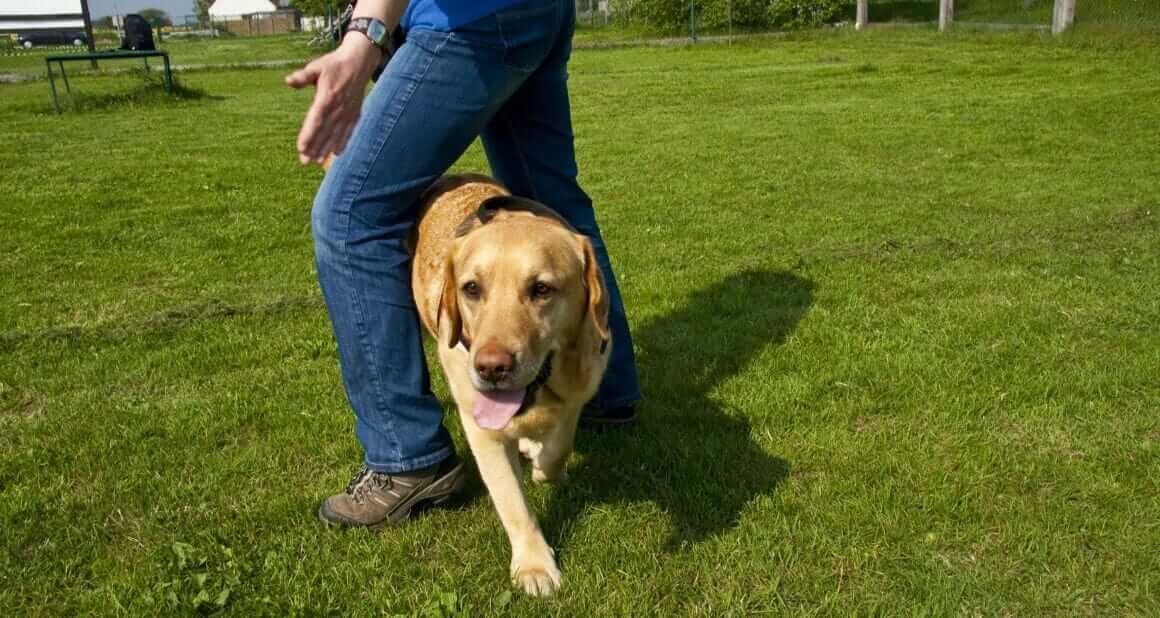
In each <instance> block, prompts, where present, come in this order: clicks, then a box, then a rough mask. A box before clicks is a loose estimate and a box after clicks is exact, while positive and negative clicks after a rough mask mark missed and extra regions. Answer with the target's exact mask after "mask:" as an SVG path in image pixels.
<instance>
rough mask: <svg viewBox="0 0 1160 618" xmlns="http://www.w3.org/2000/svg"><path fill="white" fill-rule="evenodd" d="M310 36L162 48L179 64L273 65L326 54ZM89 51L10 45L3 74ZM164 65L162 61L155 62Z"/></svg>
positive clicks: (37, 70)
mask: <svg viewBox="0 0 1160 618" xmlns="http://www.w3.org/2000/svg"><path fill="white" fill-rule="evenodd" d="M310 39H311V35H309V34H290V35H278V36H255V37H237V36H223V37H220V38H216V39H211V38H196V37H170V38H166V39H165V40H164V41H162V42H161V43H159V44H158V47H160V48H161V49H164V50H166V51H168V52H169V55H170V58H171V60H172V62H173V64H175V65H181V66H184V65H202V64H235V63H242V62H269V61H279V60H305V59H308V58H312V57H314V56H316V55H318V54H320V53H322V52H323V51H325V50H324V49H322V48H318V47H310V46H309V45H308V43H309V41H310ZM115 47H117V45H116V43H112V42H109V41H107V40H101V41H99V42H98V44H97V49H98V50H104V49H112V48H115ZM87 52H88V50H87V49H85V48H79V49H77V48H39V47H38V48H33V49H31V50H24V49H20V48H14V47H10V46H0V73H24V74H30V73H31V74H37V75H41V74H43V73H44V71H45V68H44V57H45V56H47V55H57V54H70V53H87ZM155 62H156V63H157V64H158V65H160V61H155ZM127 66H133V63H131V62H127V61H117V62H106V63H104V65H103V68H107V69H112V70H117V69H123V68H125V67H127ZM66 68H67V69H68V71H69V72H70V74H71V73H72V72H74V71H77V72H79V71H81V70H83V69H87V68H88V65H87V64H85V63H83V62H70V63H68V64H67V65H66Z"/></svg>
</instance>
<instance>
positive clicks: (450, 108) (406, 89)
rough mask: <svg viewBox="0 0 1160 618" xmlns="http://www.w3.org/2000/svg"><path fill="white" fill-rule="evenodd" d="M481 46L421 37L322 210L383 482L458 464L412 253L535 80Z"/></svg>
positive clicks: (340, 309) (344, 349) (323, 278)
mask: <svg viewBox="0 0 1160 618" xmlns="http://www.w3.org/2000/svg"><path fill="white" fill-rule="evenodd" d="M478 36H482V35H478ZM479 40H481V39H478V38H477V39H476V42H474V43H470V42H468V41H465V40H464V39H462V38H460V37H457V36H455V35H454V34H452V33H439V32H430V31H420V32H415V33H411V35H410V36H409V38H408V42H407V43H406V44H405V45H403V46H402V47H401V48H400V49H399V51H398V54H397V55H396V56H395V57H394V58H393V59H392V61H391V63H390V64H389V65H388V66H387V68H386V70H385V71H384V73H383V75H382V76H381V77H380V79H379V81H378V82H377V83H376V85H375V86H374V88H373V90H372V91H371V93H370V95H369V96H368V97H367V100H366V101H365V103H364V105H363V110H362V115H361V118H360V120H359V124H358V126H357V127H356V130H355V131H354V134H353V135H352V137H351V141H350V143H349V144H348V145H347V147H346V150H345V151H344V152H343V154H342V155H341V156H339V157H338V158H337V159H336V160H335V161H334V163H333V165H332V166H331V168H330V170H329V171H328V173H327V175H326V178H325V180H324V181H323V183H322V187H321V188H320V189H319V192H318V195H317V197H316V199H315V203H314V209H313V212H312V231H313V234H314V240H315V261H316V264H317V267H318V278H319V283H320V285H321V287H322V291H323V296H324V297H325V299H326V305H327V310H328V311H329V313H330V318H331V323H332V325H333V327H334V334H335V338H336V340H337V342H338V350H339V360H340V364H341V368H342V378H343V384H344V386H345V388H346V392H347V397H348V399H349V401H350V404H351V407H352V408H353V409H354V411H355V414H356V416H357V422H356V433H357V435H358V437H359V440H360V442H361V443H362V446H363V450H364V454H365V462H366V465H367V466H368V467H370V468H371V469H374V470H378V471H382V472H389V473H399V472H407V471H410V470H414V469H417V468H421V467H425V466H427V465H431V464H435V463H438V462H439V461H441V460H443V459H444V458H446V457H447V456H449V455H450V454H451V452H452V443H451V440H450V437H449V435H448V433H447V431H446V429H445V428H444V427H443V426H442V422H441V421H442V414H443V411H442V407H441V406H440V404H439V402H438V400H437V399H436V398H435V397H434V395H433V394H432V392H431V389H430V384H429V376H428V369H427V366H426V362H425V359H424V355H423V348H422V334H421V328H420V323H419V320H418V316H417V313H416V310H415V307H414V301H413V299H412V294H411V285H410V259H409V256H408V253H407V250H406V247H405V245H404V243H405V239H406V237H407V235H408V234H409V233H410V230H411V228H412V226H413V225H414V222H415V218H416V216H417V212H416V208H417V204H416V200H417V199H418V197H419V195H420V194H421V192H422V191H423V190H424V189H425V188H426V187H427V186H428V185H429V184H430V183H431V182H433V181H434V180H435V179H436V178H438V177H439V175H440V174H442V173H444V172H445V171H446V170H447V169H448V168H449V167H450V166H451V164H452V163H454V162H455V160H456V159H458V158H459V156H460V155H462V154H463V152H464V151H465V150H466V149H467V146H468V145H469V144H470V143H471V141H472V140H473V139H475V136H476V135H478V134H479V132H480V130H481V129H482V128H483V126H484V124H485V123H486V122H487V120H488V119H489V118H490V117H491V116H492V115H494V113H495V111H496V109H498V107H499V105H500V104H502V102H503V100H505V99H506V98H507V97H508V96H510V94H511V92H512V91H514V90H515V88H516V87H517V86H518V84H519V83H520V82H521V81H522V80H523V78H524V77H525V75H519V74H515V73H513V72H512V71H510V70H507V69H506V68H505V67H504V66H503V63H502V62H501V60H502V57H501V54H502V45H496V46H494V48H493V47H491V46H487V45H479V44H478V41H479ZM484 42H485V43H486V41H484ZM496 50H498V51H496Z"/></svg>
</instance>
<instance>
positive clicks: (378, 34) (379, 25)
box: [367, 19, 387, 44]
mask: <svg viewBox="0 0 1160 618" xmlns="http://www.w3.org/2000/svg"><path fill="white" fill-rule="evenodd" d="M367 38H369V39H370V40H372V41H374V42H375V43H379V44H382V42H383V40H385V39H386V38H387V27H386V26H384V25H383V22H381V21H379V20H377V19H376V20H374V21H372V22H371V23H370V25H368V26H367Z"/></svg>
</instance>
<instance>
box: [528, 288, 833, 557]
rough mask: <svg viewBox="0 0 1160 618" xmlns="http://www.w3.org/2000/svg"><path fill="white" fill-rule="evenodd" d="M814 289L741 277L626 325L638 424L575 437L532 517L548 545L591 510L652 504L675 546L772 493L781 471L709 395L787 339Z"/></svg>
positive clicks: (728, 521) (722, 525) (783, 465)
mask: <svg viewBox="0 0 1160 618" xmlns="http://www.w3.org/2000/svg"><path fill="white" fill-rule="evenodd" d="M813 288H814V286H813V283H812V282H810V281H808V280H806V279H803V278H801V277H798V276H797V275H794V274H792V273H789V272H784V271H764V270H754V271H747V272H742V273H738V274H734V275H731V276H730V277H728V278H726V279H724V280H723V281H720V282H718V283H716V284H713V285H711V286H709V287H707V288H704V289H701V290H697V291H696V292H693V294H692V295H691V296H689V297H688V299H687V301H686V302H685V303H684V305H683V306H682V307H681V308H680V309H678V310H676V311H675V312H673V313H670V314H668V315H664V316H660V317H658V318H656V319H653V320H651V321H649V322H646V323H645V324H643V325H642V326H640V327H638V328H637V329H635V331H634V333H633V336H634V338H635V340H636V342H637V347H638V348H639V350H640V354H639V357H638V359H637V360H638V363H639V366H640V373H641V377H642V380H643V382H644V383H645V389H644V390H645V393H644V398H645V399H644V402H643V403H642V405H641V406H640V408H639V412H640V419H639V420H638V422H637V424H636V426H634V427H632V428H631V429H624V430H610V431H606V432H604V433H601V434H595V435H594V434H589V433H587V432H580V433H579V434H578V436H577V444H576V450H577V452H578V453H580V454H581V455H582V462H581V463H579V464H573V465H572V466H571V467H570V468H569V470H568V475H569V476H568V479H567V480H566V481H564V482H563V483H562V484H561V485H560V486H558V487H557V488H556V489H555V490H554V492H553V494H552V496H551V498H550V500H549V506H548V509H547V510H546V512H545V514H544V517H543V518H542V520H541V521H542V524H543V526H544V532H545V534H546V536H547V537H548V539H549V543H551V544H553V545H555V546H560V545H561V544H564V545H566V544H567V543H566V540H565V539H561V538H560V537H561V536H568V535H569V533H568V529H569V528H570V527H571V526H572V525H573V524H574V523H575V521H576V519H577V518H578V516H579V515H580V512H581V511H582V510H583V509H585V508H587V507H588V506H590V505H592V504H593V503H636V502H645V501H651V502H653V503H654V504H656V505H657V507H658V508H660V509H662V510H664V511H665V512H667V513H668V514H669V516H670V517H671V518H672V524H673V534H672V536H671V538H670V539H669V543H668V545H669V547H668V549H675V548H676V547H678V546H680V545H681V544H682V543H685V542H697V541H699V540H702V539H704V538H706V537H709V536H712V535H715V534H717V533H719V532H722V531H724V530H727V529H729V528H731V527H733V526H735V525H736V524H737V520H738V518H739V516H740V514H741V511H742V509H743V508H744V507H745V505H746V504H748V503H749V502H750V501H751V500H753V499H754V498H755V497H757V496H759V495H763V494H769V493H771V492H773V491H774V489H775V488H776V487H777V485H778V483H780V482H781V481H782V480H783V479H785V477H786V475H787V474H788V473H789V463H788V462H786V461H785V460H783V459H780V458H778V457H776V456H774V455H771V454H769V453H766V452H765V451H764V450H762V449H761V448H760V447H759V446H758V445H757V444H755V443H754V440H753V438H752V437H751V435H750V426H749V423H748V422H747V421H746V419H745V417H744V416H742V415H740V414H737V413H735V412H736V411H735V410H731V409H730V408H731V406H730V404H729V403H728V402H727V401H720V400H718V399H717V398H716V397H714V391H715V390H716V389H717V388H719V387H720V386H721V385H722V384H723V383H725V382H726V381H728V380H729V379H730V378H732V377H733V376H736V375H737V374H739V373H740V372H741V371H742V370H744V369H745V367H746V366H747V365H749V363H750V362H752V361H753V359H754V357H755V356H757V355H758V354H759V353H761V352H762V351H763V350H765V349H766V348H768V347H769V346H776V345H779V344H781V343H782V342H784V341H785V339H786V337H787V336H788V335H789V334H790V333H791V332H793V330H794V328H796V327H797V324H798V322H799V321H801V319H802V316H804V315H805V313H806V311H807V310H808V309H809V307H810V304H811V303H812V302H813ZM735 388H736V389H737V390H739V391H744V390H745V387H744V385H740V386H736V387H735ZM748 406H750V408H751V409H752V408H753V407H756V408H758V409H761V404H760V403H750V404H748ZM762 412H763V413H768V414H771V415H774V414H776V413H777V411H776V410H773V409H768V410H762ZM561 542H563V543H561Z"/></svg>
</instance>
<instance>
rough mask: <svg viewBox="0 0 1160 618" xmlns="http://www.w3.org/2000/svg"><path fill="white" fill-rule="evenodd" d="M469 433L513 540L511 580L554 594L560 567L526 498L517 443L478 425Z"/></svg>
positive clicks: (536, 591)
mask: <svg viewBox="0 0 1160 618" xmlns="http://www.w3.org/2000/svg"><path fill="white" fill-rule="evenodd" d="M462 416H463V417H464V419H463V421H464V425H465V427H466V426H467V425H468V423H471V422H472V421H471V420H469V419H470V415H468V414H462ZM466 433H467V439H468V442H469V443H470V444H471V450H472V452H473V453H475V461H476V463H477V464H478V465H479V474H480V476H482V477H483V483H484V484H485V485H487V491H488V493H489V494H491V500H492V502H493V503H494V504H495V510H496V511H497V512H498V513H499V519H500V521H501V522H503V527H504V530H506V531H507V535H508V541H510V542H511V546H512V564H511V578H512V583H513V584H515V585H516V586H519V587H520V588H522V589H523V590H524V592H527V593H528V594H530V595H533V596H547V595H549V594H552V593H553V592H555V591H556V589H557V588H559V587H560V581H561V575H560V569H559V568H557V567H556V559H555V557H554V555H553V552H552V548H550V547H548V542H547V541H545V540H544V534H543V533H542V532H540V525H539V524H538V523H537V522H536V518H535V516H534V515H533V514H532V512H531V510H530V509H529V508H528V503H527V501H526V500H525V499H524V492H523V489H522V488H521V487H520V461H519V451H518V450H517V447H516V444H514V443H512V442H510V441H505V440H496V439H494V438H492V437H491V436H489V435H486V434H485V432H483V431H482V430H479V429H468V430H467V432H466Z"/></svg>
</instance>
